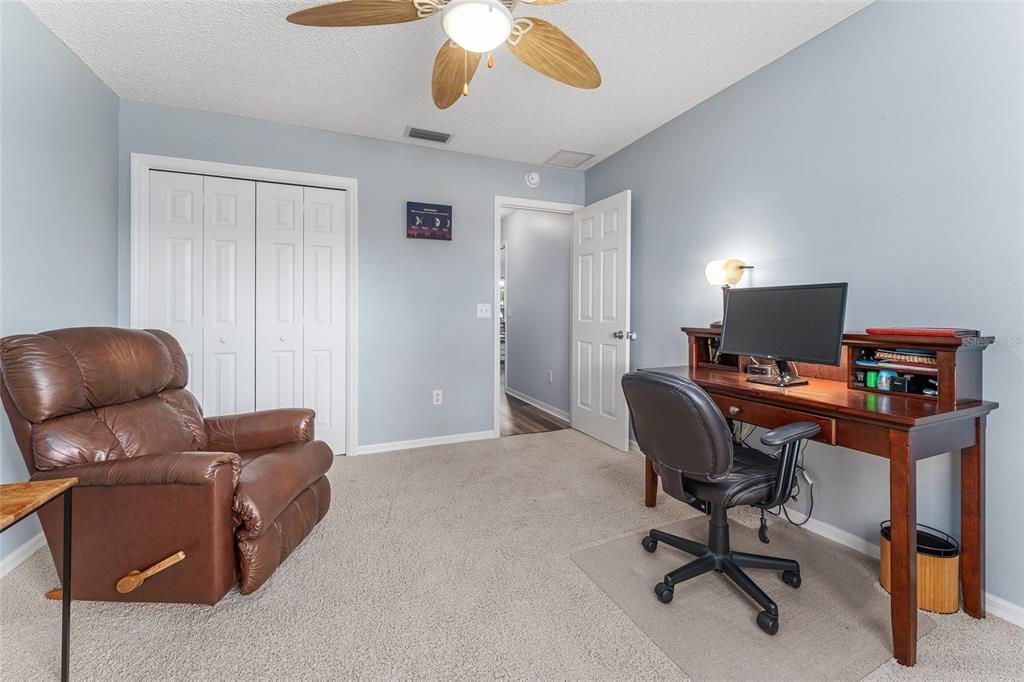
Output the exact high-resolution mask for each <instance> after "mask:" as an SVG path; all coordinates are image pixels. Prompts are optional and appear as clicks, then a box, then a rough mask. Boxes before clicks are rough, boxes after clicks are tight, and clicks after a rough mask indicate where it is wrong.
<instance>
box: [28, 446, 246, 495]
mask: <svg viewBox="0 0 1024 682" xmlns="http://www.w3.org/2000/svg"><path fill="white" fill-rule="evenodd" d="M222 468H227V470H229V471H230V472H231V477H232V480H233V482H234V483H237V482H238V472H239V470H240V464H239V459H238V455H236V454H235V453H233V452H169V453H166V454H160V455H141V456H138V457H131V458H127V459H112V460H108V461H106V462H90V463H88V464H74V465H71V466H65V467H58V468H56V469H47V470H45V471H39V472H36V473H35V474H33V475H32V480H33V481H45V480H51V479H55V478H77V479H78V485H79V486H83V487H98V486H119V485H172V484H178V485H210V484H212V483H213V482H214V478H215V476H216V475H217V472H218V471H219V470H221V469H222Z"/></svg>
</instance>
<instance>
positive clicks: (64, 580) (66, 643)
mask: <svg viewBox="0 0 1024 682" xmlns="http://www.w3.org/2000/svg"><path fill="white" fill-rule="evenodd" d="M72 490H73V488H68V489H67V490H66V491H64V556H63V563H64V566H63V570H62V571H61V588H62V595H61V615H60V679H61V682H67V679H68V659H69V657H70V653H71V651H70V650H71V491H72Z"/></svg>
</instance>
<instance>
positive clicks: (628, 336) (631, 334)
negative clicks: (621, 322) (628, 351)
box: [612, 329, 636, 341]
mask: <svg viewBox="0 0 1024 682" xmlns="http://www.w3.org/2000/svg"><path fill="white" fill-rule="evenodd" d="M612 336H614V337H615V338H617V339H629V340H630V341H632V340H634V339H636V332H630V331H625V332H624V331H622V330H621V329H620V330H619V331H617V332H615V333H614V334H612Z"/></svg>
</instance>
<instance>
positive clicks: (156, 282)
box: [147, 171, 256, 415]
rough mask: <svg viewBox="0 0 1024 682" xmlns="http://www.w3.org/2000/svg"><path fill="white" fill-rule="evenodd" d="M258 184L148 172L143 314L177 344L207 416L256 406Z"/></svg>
mask: <svg viewBox="0 0 1024 682" xmlns="http://www.w3.org/2000/svg"><path fill="white" fill-rule="evenodd" d="M255 192H256V183H254V182H251V181H245V180H232V179H228V178H213V177H204V176H201V175H188V174H185V173H165V172H161V171H151V173H150V185H149V193H150V201H149V264H148V265H149V267H148V274H149V282H148V291H149V306H148V310H149V320H148V324H147V326H153V327H158V328H160V329H164V330H166V331H168V332H169V333H170V334H172V335H173V336H174V338H176V339H177V340H178V342H179V343H180V344H181V346H182V348H183V350H184V351H185V356H186V358H187V359H188V363H189V386H188V388H189V390H191V391H192V392H193V393H194V394H195V395H196V397H197V398H198V399H199V400H200V402H201V403H202V405H203V409H204V411H205V413H206V414H208V415H219V414H232V413H236V412H246V411H251V410H252V409H253V407H254V404H255V403H254V394H255V390H254V389H255V387H254V385H253V375H254V372H255V369H254V364H253V349H254V346H255V343H254V339H253V334H252V330H253V327H254V325H255V310H254V308H255V298H254V297H255V291H254V285H255V281H256V274H255V265H256V264H255V258H256V235H255V227H256V194H255Z"/></svg>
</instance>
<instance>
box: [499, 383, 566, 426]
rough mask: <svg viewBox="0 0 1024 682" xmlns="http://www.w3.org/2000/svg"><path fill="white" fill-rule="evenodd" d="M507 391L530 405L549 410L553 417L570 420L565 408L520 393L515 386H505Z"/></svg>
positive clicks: (545, 410)
mask: <svg viewBox="0 0 1024 682" xmlns="http://www.w3.org/2000/svg"><path fill="white" fill-rule="evenodd" d="M505 393H507V394H508V395H510V396H512V397H513V398H519V399H520V400H522V401H523V402H524V403H529V404H530V405H533V406H534V407H536V408H537V409H538V410H543V411H544V412H547V413H548V414H550V415H551V416H552V417H558V418H559V419H561V420H562V421H564V422H567V421H569V413H568V412H566V411H565V410H560V409H558V408H557V407H555V406H554V405H548V404H547V403H544V402H541V401H539V400H537V399H536V398H531V397H530V396H528V395H526V394H525V393H520V392H519V391H517V390H515V389H514V388H508V387H507V386H506V387H505Z"/></svg>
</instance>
